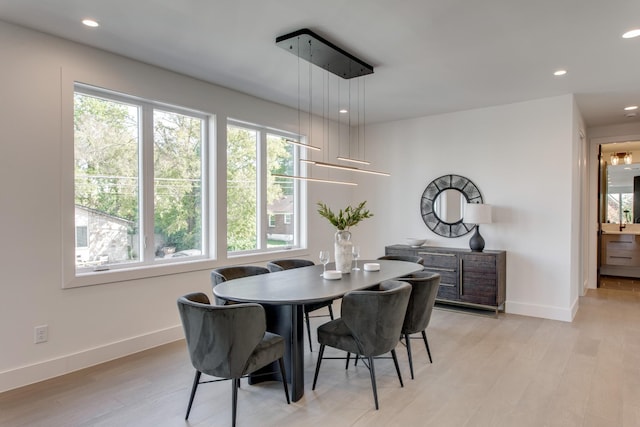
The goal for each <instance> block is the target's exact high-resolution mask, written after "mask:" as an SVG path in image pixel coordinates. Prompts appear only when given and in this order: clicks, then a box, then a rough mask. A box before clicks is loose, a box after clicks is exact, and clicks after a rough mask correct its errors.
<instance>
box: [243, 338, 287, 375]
mask: <svg viewBox="0 0 640 427" xmlns="http://www.w3.org/2000/svg"><path fill="white" fill-rule="evenodd" d="M283 355H284V338H282V337H281V336H280V335H276V334H272V333H271V332H265V333H264V337H263V338H262V341H260V343H259V344H258V345H257V346H256V348H255V350H253V353H251V356H249V360H247V365H246V367H245V369H244V372H243V374H248V373H251V372H253V371H255V370H257V369H260V368H262V367H263V366H266V365H268V364H269V363H271V362H273V361H274V360H278V359H280V358H281V357H282V356H283Z"/></svg>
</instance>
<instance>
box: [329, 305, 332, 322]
mask: <svg viewBox="0 0 640 427" xmlns="http://www.w3.org/2000/svg"><path fill="white" fill-rule="evenodd" d="M331 305H332V304H329V306H328V308H329V317H330V318H331V320H333V308H332V307H331Z"/></svg>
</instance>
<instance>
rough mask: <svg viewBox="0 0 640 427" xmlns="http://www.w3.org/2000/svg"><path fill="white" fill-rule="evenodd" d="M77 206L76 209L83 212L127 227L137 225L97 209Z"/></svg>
mask: <svg viewBox="0 0 640 427" xmlns="http://www.w3.org/2000/svg"><path fill="white" fill-rule="evenodd" d="M75 206H76V209H80V210H83V211H86V212H90V213H92V214H93V215H99V216H103V217H105V218H108V219H110V220H111V221H115V222H121V223H124V224H125V225H128V226H131V225H134V224H135V222H133V221H129V220H128V219H125V218H120V217H118V216H115V215H110V214H108V213H106V212H103V211H99V210H97V209H93V208H88V207H86V206H82V205H78V204H76V205H75Z"/></svg>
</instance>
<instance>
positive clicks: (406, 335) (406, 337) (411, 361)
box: [404, 334, 413, 379]
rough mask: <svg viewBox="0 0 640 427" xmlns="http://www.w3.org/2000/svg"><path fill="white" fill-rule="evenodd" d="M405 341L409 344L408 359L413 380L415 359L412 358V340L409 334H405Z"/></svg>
mask: <svg viewBox="0 0 640 427" xmlns="http://www.w3.org/2000/svg"><path fill="white" fill-rule="evenodd" d="M404 341H405V342H406V343H407V357H408V358H409V371H411V379H413V358H412V357H411V339H410V338H409V334H404Z"/></svg>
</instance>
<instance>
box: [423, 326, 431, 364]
mask: <svg viewBox="0 0 640 427" xmlns="http://www.w3.org/2000/svg"><path fill="white" fill-rule="evenodd" d="M422 339H423V340H424V345H425V347H427V354H428V355H429V362H430V363H433V360H431V351H430V350H429V341H427V333H426V332H425V331H422Z"/></svg>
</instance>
